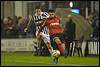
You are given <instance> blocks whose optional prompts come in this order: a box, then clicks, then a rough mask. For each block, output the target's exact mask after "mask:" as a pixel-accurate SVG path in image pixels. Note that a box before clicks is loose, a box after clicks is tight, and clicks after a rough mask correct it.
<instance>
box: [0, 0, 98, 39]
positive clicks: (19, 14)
mask: <svg viewBox="0 0 100 67" xmlns="http://www.w3.org/2000/svg"><path fill="white" fill-rule="evenodd" d="M70 2H71V1H1V21H2V22H1V25H2V26H1V27H2V28H1V29H2V31H1V37H2V38H33V37H35V35H34V32H35V25H34V24H32V26H31V27H30V31H29V32H27V33H25V32H24V31H23V30H24V28H25V27H26V25H27V23H28V21H29V18H30V16H32V15H33V14H34V9H35V7H36V6H37V5H39V6H41V7H42V10H43V11H48V9H51V8H53V9H55V10H56V14H57V15H59V16H60V17H61V22H62V24H63V25H64V24H65V22H66V21H67V16H68V14H71V13H72V12H71V11H70V10H71V9H72V8H75V9H76V8H78V9H79V12H78V13H79V14H74V13H72V16H73V20H74V22H75V23H76V25H77V27H76V39H79V37H80V36H81V35H84V36H85V39H89V37H90V34H91V33H92V32H93V31H92V30H93V29H92V26H91V22H92V20H93V19H91V18H92V17H93V15H94V13H96V14H97V15H99V1H72V7H71V6H70ZM73 11H74V10H73ZM88 20H90V21H91V22H88ZM83 33H84V34H83Z"/></svg>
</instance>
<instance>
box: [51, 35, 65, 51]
mask: <svg viewBox="0 0 100 67" xmlns="http://www.w3.org/2000/svg"><path fill="white" fill-rule="evenodd" d="M55 37H59V38H60V40H61V42H62V43H63V42H64V38H63V37H64V36H63V34H54V35H50V41H51V45H52V47H53V49H54V50H55V49H58V48H57V44H56V42H54V40H53V39H54V38H55Z"/></svg>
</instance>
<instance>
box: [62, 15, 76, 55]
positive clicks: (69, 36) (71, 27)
mask: <svg viewBox="0 0 100 67" xmlns="http://www.w3.org/2000/svg"><path fill="white" fill-rule="evenodd" d="M72 18H73V17H72V15H68V19H69V20H68V21H67V22H66V24H65V29H64V39H65V43H66V45H65V46H66V50H67V51H68V52H67V55H66V56H68V55H69V53H70V56H71V51H70V43H72V41H73V40H75V31H76V24H75V23H74V22H73V20H72Z"/></svg>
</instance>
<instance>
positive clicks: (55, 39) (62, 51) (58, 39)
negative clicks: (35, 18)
mask: <svg viewBox="0 0 100 67" xmlns="http://www.w3.org/2000/svg"><path fill="white" fill-rule="evenodd" d="M54 41H55V42H56V44H57V46H58V49H59V50H60V52H61V54H62V55H63V54H64V51H65V44H64V43H63V42H62V41H61V39H60V38H59V37H54Z"/></svg>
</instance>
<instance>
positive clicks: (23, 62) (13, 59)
mask: <svg viewBox="0 0 100 67" xmlns="http://www.w3.org/2000/svg"><path fill="white" fill-rule="evenodd" d="M1 66H99V57H77V56H73V57H67V58H64V57H63V56H61V57H60V58H59V63H58V64H54V63H53V61H52V59H51V57H50V56H33V54H32V53H29V52H26V53H25V52H23V53H1Z"/></svg>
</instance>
